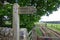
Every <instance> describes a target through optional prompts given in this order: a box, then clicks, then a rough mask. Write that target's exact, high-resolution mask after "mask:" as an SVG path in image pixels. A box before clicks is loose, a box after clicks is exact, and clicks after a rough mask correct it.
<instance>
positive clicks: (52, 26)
mask: <svg viewBox="0 0 60 40" xmlns="http://www.w3.org/2000/svg"><path fill="white" fill-rule="evenodd" d="M47 27H48V28H50V29H53V30H55V31H57V32H60V24H47Z"/></svg>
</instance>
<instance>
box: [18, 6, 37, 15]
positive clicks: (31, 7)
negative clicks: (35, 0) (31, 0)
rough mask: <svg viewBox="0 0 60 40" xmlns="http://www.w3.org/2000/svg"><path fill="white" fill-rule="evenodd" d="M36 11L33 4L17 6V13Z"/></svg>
mask: <svg viewBox="0 0 60 40" xmlns="http://www.w3.org/2000/svg"><path fill="white" fill-rule="evenodd" d="M33 13H36V8H35V7H33V6H27V7H19V14H33Z"/></svg>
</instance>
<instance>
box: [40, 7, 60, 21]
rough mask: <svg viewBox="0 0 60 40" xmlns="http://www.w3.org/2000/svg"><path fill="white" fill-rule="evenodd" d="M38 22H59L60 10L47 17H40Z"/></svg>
mask: <svg viewBox="0 0 60 40" xmlns="http://www.w3.org/2000/svg"><path fill="white" fill-rule="evenodd" d="M40 21H60V8H58V10H57V11H54V12H52V14H50V15H49V16H42V17H41V20H40Z"/></svg>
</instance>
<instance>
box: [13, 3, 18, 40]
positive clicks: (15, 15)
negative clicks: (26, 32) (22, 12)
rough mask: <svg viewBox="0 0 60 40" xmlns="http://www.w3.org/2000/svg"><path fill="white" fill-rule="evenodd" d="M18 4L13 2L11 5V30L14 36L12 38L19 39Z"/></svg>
mask: <svg viewBox="0 0 60 40" xmlns="http://www.w3.org/2000/svg"><path fill="white" fill-rule="evenodd" d="M18 8H19V5H18V4H17V3H14V5H13V31H14V37H13V40H19V15H18Z"/></svg>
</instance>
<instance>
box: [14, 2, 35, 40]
mask: <svg viewBox="0 0 60 40" xmlns="http://www.w3.org/2000/svg"><path fill="white" fill-rule="evenodd" d="M35 12H36V8H34V7H33V6H27V7H19V5H18V3H14V5H13V30H14V37H13V40H20V39H19V34H20V33H19V30H20V29H19V28H20V27H19V15H18V14H33V13H35Z"/></svg>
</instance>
